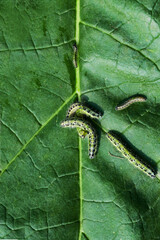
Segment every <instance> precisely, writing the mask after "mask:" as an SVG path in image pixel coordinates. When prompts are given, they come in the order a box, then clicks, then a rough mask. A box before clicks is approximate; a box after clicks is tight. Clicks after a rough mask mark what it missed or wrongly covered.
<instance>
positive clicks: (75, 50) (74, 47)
mask: <svg viewBox="0 0 160 240" xmlns="http://www.w3.org/2000/svg"><path fill="white" fill-rule="evenodd" d="M77 52H78V49H77V45H76V43H75V44H74V45H73V65H74V67H75V68H77Z"/></svg>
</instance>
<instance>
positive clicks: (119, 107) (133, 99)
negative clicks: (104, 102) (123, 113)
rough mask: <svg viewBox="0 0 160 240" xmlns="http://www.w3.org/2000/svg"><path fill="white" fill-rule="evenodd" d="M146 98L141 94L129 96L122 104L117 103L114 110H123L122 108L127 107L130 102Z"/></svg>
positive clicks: (143, 100)
mask: <svg viewBox="0 0 160 240" xmlns="http://www.w3.org/2000/svg"><path fill="white" fill-rule="evenodd" d="M146 100H147V97H145V96H143V95H136V96H132V97H129V98H128V99H127V100H125V101H124V102H123V103H122V104H119V105H117V106H116V107H115V110H116V111H119V110H123V109H125V108H127V107H129V106H130V105H131V104H132V103H135V102H145V101H146Z"/></svg>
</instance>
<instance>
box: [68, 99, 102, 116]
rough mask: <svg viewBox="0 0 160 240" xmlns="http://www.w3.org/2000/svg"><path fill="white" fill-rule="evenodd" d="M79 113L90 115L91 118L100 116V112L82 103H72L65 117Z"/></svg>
mask: <svg viewBox="0 0 160 240" xmlns="http://www.w3.org/2000/svg"><path fill="white" fill-rule="evenodd" d="M75 113H76V114H77V115H81V114H84V115H85V116H88V117H91V118H97V119H98V118H100V117H101V116H102V114H101V113H97V112H94V111H93V110H91V109H90V108H88V107H86V106H84V105H83V104H82V103H79V102H77V103H73V104H72V105H71V106H70V107H69V109H68V112H67V114H66V118H70V117H71V116H73V115H74V114H75Z"/></svg>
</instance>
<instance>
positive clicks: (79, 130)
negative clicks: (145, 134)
mask: <svg viewBox="0 0 160 240" xmlns="http://www.w3.org/2000/svg"><path fill="white" fill-rule="evenodd" d="M77 132H78V135H79V137H80V138H82V139H84V138H85V137H86V136H87V134H88V132H86V131H84V130H82V129H80V128H77Z"/></svg>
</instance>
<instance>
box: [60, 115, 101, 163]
mask: <svg viewBox="0 0 160 240" xmlns="http://www.w3.org/2000/svg"><path fill="white" fill-rule="evenodd" d="M61 127H64V128H66V127H69V128H80V129H82V130H84V131H86V132H87V133H88V134H89V158H90V159H92V158H94V157H95V155H96V153H97V145H98V138H97V133H96V130H95V129H94V128H93V126H92V125H91V124H90V123H89V122H88V121H86V120H82V119H75V118H71V119H67V120H65V121H63V122H61Z"/></svg>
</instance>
